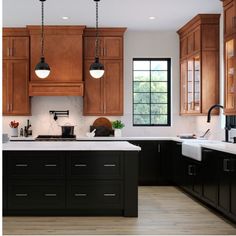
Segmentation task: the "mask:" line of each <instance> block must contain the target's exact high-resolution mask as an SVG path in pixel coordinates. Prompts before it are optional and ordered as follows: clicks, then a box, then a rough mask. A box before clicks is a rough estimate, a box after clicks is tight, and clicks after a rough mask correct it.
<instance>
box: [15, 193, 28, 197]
mask: <svg viewBox="0 0 236 236" xmlns="http://www.w3.org/2000/svg"><path fill="white" fill-rule="evenodd" d="M16 197H28V194H27V193H16Z"/></svg>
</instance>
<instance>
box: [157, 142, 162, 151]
mask: <svg viewBox="0 0 236 236" xmlns="http://www.w3.org/2000/svg"><path fill="white" fill-rule="evenodd" d="M157 151H158V152H159V153H160V152H161V144H160V143H158V145H157Z"/></svg>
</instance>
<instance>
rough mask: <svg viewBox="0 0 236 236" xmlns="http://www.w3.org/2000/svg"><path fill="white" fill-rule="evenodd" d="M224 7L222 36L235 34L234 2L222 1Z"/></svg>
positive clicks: (235, 12)
mask: <svg viewBox="0 0 236 236" xmlns="http://www.w3.org/2000/svg"><path fill="white" fill-rule="evenodd" d="M222 1H223V6H224V35H225V36H230V35H232V34H233V33H235V32H236V0H222Z"/></svg>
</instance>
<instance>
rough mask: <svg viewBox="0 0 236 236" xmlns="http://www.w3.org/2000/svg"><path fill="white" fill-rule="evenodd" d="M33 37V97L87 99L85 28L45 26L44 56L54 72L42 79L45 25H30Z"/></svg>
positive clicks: (31, 51)
mask: <svg viewBox="0 0 236 236" xmlns="http://www.w3.org/2000/svg"><path fill="white" fill-rule="evenodd" d="M27 29H28V31H29V35H30V80H29V96H83V95H84V83H83V31H84V29H85V26H58V25H57V26H45V28H44V35H45V37H44V55H45V60H46V62H47V63H48V64H49V66H50V69H51V72H50V75H49V76H48V77H47V78H46V79H39V78H38V77H37V76H36V75H35V72H34V68H35V65H36V64H37V63H38V62H39V60H40V52H41V51H40V50H41V26H27Z"/></svg>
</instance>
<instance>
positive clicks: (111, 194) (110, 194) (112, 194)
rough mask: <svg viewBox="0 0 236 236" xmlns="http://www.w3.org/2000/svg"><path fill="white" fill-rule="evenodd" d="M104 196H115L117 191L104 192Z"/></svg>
mask: <svg viewBox="0 0 236 236" xmlns="http://www.w3.org/2000/svg"><path fill="white" fill-rule="evenodd" d="M103 196H104V197H115V196H116V194H115V193H104V194H103Z"/></svg>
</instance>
